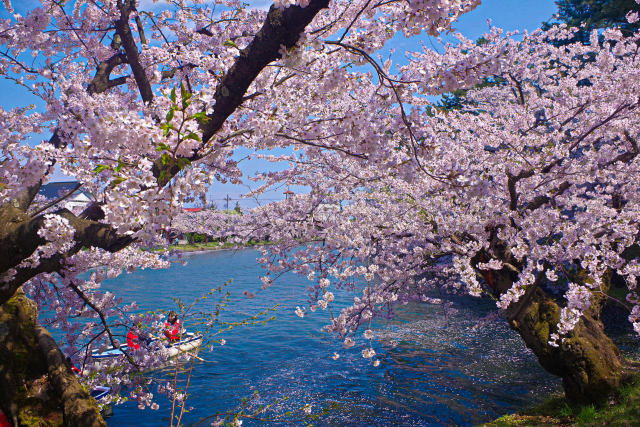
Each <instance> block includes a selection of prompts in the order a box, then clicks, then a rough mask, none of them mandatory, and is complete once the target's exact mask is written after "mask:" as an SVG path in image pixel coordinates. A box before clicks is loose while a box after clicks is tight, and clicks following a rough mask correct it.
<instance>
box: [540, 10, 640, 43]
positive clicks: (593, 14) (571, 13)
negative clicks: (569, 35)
mask: <svg viewBox="0 0 640 427" xmlns="http://www.w3.org/2000/svg"><path fill="white" fill-rule="evenodd" d="M556 4H557V5H558V13H557V15H556V16H555V20H551V21H549V22H544V23H543V26H542V28H543V29H548V28H549V27H550V26H551V25H553V24H557V23H565V24H567V25H569V26H570V27H581V26H582V25H583V24H584V26H583V27H582V28H580V31H579V32H578V34H577V37H576V39H574V40H573V41H581V42H583V43H588V41H589V34H590V33H591V31H593V30H594V29H599V28H610V27H619V28H620V29H621V30H622V32H623V34H625V35H629V34H631V33H632V32H635V31H637V30H638V29H639V28H640V22H636V23H633V24H630V23H628V22H627V19H626V18H625V16H626V14H627V12H629V11H630V10H636V11H640V5H638V4H637V3H636V2H635V0H557V1H556Z"/></svg>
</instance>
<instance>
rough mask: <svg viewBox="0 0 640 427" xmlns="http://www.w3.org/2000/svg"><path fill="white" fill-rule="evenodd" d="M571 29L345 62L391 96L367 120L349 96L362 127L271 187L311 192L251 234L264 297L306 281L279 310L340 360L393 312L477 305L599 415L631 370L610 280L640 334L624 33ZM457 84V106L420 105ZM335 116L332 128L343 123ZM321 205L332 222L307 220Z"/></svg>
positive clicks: (306, 158) (262, 218)
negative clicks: (392, 61)
mask: <svg viewBox="0 0 640 427" xmlns="http://www.w3.org/2000/svg"><path fill="white" fill-rule="evenodd" d="M627 19H628V20H629V22H631V23H634V22H637V21H638V14H637V12H630V13H628V14H627ZM577 31H579V30H578V29H575V28H573V29H570V28H567V26H566V25H561V26H556V27H552V28H550V29H549V30H548V31H546V32H542V31H535V32H533V33H524V34H523V35H522V39H521V40H520V39H518V38H517V37H515V35H514V34H504V33H503V32H502V31H500V30H498V29H493V30H492V31H491V32H490V33H488V34H485V35H484V37H483V42H482V43H476V42H474V41H472V40H467V39H465V38H464V37H462V36H459V40H458V41H459V43H458V44H456V45H451V46H448V47H447V49H446V50H445V52H444V53H441V54H440V53H437V52H435V51H433V50H430V49H425V50H424V51H423V52H418V53H414V54H413V55H412V58H411V61H410V63H409V64H408V65H406V66H402V67H400V69H399V73H398V74H397V75H393V76H392V75H390V74H389V64H383V65H382V66H379V67H377V68H375V65H374V63H373V61H372V60H371V58H370V57H368V56H366V52H361V51H358V50H355V49H354V50H352V53H353V55H354V56H353V59H352V60H353V61H354V63H357V61H361V60H362V58H365V60H366V61H372V62H371V64H372V65H373V66H374V68H375V70H376V72H377V76H378V79H379V82H378V84H377V86H376V87H375V92H374V98H375V97H380V98H382V99H384V100H389V99H391V100H392V101H390V103H389V105H388V110H385V116H384V117H382V116H378V115H376V114H377V113H378V112H379V111H380V110H379V107H380V104H379V103H377V104H376V103H374V102H372V101H371V99H370V98H367V97H366V96H365V94H363V93H362V91H363V89H362V87H361V86H357V87H354V88H353V89H352V90H353V92H354V93H358V96H355V97H356V98H357V99H364V100H367V101H369V103H363V105H362V106H361V111H362V112H363V114H364V115H368V116H369V117H371V119H370V120H369V121H367V126H366V127H365V128H356V127H355V126H354V131H353V132H351V133H349V134H348V135H340V136H339V137H338V139H337V140H335V141H334V142H333V143H332V144H327V145H330V146H331V147H332V148H333V150H332V151H329V150H322V149H318V150H311V149H309V150H305V151H304V152H301V153H299V154H298V155H297V156H295V157H294V158H292V159H291V163H292V165H293V167H292V170H291V172H290V173H289V174H288V175H284V174H283V175H281V176H272V182H273V183H274V184H275V183H278V182H286V183H287V184H297V185H305V186H308V187H309V188H310V189H311V191H310V192H309V193H308V194H305V195H302V194H300V195H297V196H295V197H291V198H289V199H288V200H286V201H283V202H281V203H280V204H278V206H269V207H268V208H265V209H263V212H262V213H261V214H258V215H256V218H255V219H254V221H253V224H252V227H254V229H255V230H260V229H261V230H264V232H265V233H269V234H270V236H271V240H272V241H274V242H277V245H276V246H275V247H271V248H264V249H263V252H264V253H263V258H262V259H261V261H262V262H263V263H264V264H265V265H266V266H267V267H268V269H269V270H270V273H269V274H268V275H267V276H265V278H264V279H263V281H264V283H265V287H268V286H269V285H270V284H271V283H272V281H273V280H274V279H275V278H276V277H277V276H278V275H280V274H282V273H283V272H287V271H295V272H297V273H299V274H305V275H308V278H309V280H312V281H315V282H316V283H315V285H314V286H313V287H312V288H311V291H310V299H311V303H310V305H309V307H307V308H300V307H299V308H298V309H297V311H296V313H297V314H298V315H299V316H301V317H302V316H304V315H305V313H306V312H308V311H309V310H310V311H316V310H319V309H321V310H328V311H329V312H330V315H331V318H332V322H331V325H330V326H329V330H332V331H334V332H335V333H337V334H339V335H340V336H342V337H343V339H344V343H345V347H347V348H349V347H352V346H353V345H355V344H356V343H357V342H358V341H361V343H362V345H363V346H364V347H365V348H364V350H363V357H365V358H374V356H375V350H374V349H373V348H372V347H371V346H370V345H371V340H370V335H371V333H370V330H369V325H370V324H371V321H372V319H373V318H375V317H378V316H385V315H388V314H390V313H391V314H392V312H393V309H394V306H396V305H397V304H403V303H407V302H409V301H413V300H418V301H425V302H437V300H436V298H434V295H436V296H437V295H439V294H440V293H441V292H442V291H443V290H444V291H454V292H456V291H463V292H467V293H470V294H471V295H476V296H480V295H483V294H486V295H489V296H491V297H493V298H495V299H496V300H497V306H498V308H499V309H500V310H501V312H502V313H503V314H504V316H505V317H506V318H507V320H508V322H509V324H510V325H511V327H512V328H513V329H514V330H516V331H517V332H518V333H519V334H520V335H521V337H522V338H523V340H524V341H525V343H526V344H527V346H528V347H529V348H530V349H531V350H532V351H533V352H534V353H535V355H536V356H537V357H538V360H539V361H540V363H541V365H542V366H543V367H544V368H545V369H547V370H548V371H549V372H551V373H553V374H555V375H557V376H559V377H561V378H562V381H563V386H564V389H565V391H566V394H567V397H568V398H569V399H570V400H572V401H574V402H580V403H584V402H596V403H601V402H608V401H609V400H610V399H611V398H612V396H614V395H615V392H616V390H617V389H618V388H619V387H620V385H621V384H623V383H624V382H625V381H626V380H628V379H629V378H630V376H631V375H632V374H633V373H635V372H636V371H637V364H636V363H634V362H631V361H628V360H626V359H625V358H624V357H622V356H621V355H620V352H619V350H618V349H617V348H616V346H615V345H614V344H613V342H612V341H611V340H610V339H609V337H607V335H606V334H605V332H604V329H603V325H602V323H601V322H600V312H601V310H602V307H603V305H604V303H605V302H606V301H607V300H611V299H613V300H615V298H613V297H610V296H609V295H608V294H609V290H610V288H611V286H612V282H613V281H617V282H621V283H622V284H623V285H624V286H625V287H626V294H627V295H626V299H624V300H615V302H616V303H617V304H619V305H621V306H622V307H624V308H625V309H627V310H628V312H629V321H630V322H631V323H632V324H633V328H634V329H635V331H636V332H640V307H639V306H638V295H637V291H636V287H637V277H638V271H639V270H638V267H639V264H638V257H639V256H640V247H639V246H638V237H639V234H638V232H639V227H638V215H637V209H638V197H639V194H638V192H637V186H636V185H635V183H636V182H637V180H638V172H640V169H639V166H640V164H639V163H638V153H639V148H638V141H637V139H638V135H639V132H640V128H639V127H638V125H639V124H640V123H639V122H638V114H637V109H638V102H639V100H640V97H639V95H640V91H639V88H638V86H637V85H636V84H635V83H636V82H637V81H638V80H637V75H636V74H637V70H638V62H637V61H638V55H637V49H638V34H637V33H636V34H635V35H633V36H631V37H627V38H625V37H624V35H623V33H622V32H621V31H620V30H619V29H607V30H605V31H604V32H602V33H598V32H597V31H593V32H592V33H591V38H590V42H589V44H587V45H585V44H582V43H575V42H574V43H571V42H566V41H571V40H575V39H576V37H575V34H576V32H577ZM559 41H565V42H562V43H559ZM459 88H464V89H465V90H466V95H465V97H464V98H465V99H464V101H463V103H462V108H459V109H453V110H451V109H441V108H437V106H434V105H433V104H432V103H431V102H430V101H429V100H428V98H427V96H428V95H437V94H440V93H442V92H450V91H454V90H456V89H459ZM383 102H384V101H383ZM403 103H406V104H408V105H411V110H410V111H407V109H405V108H404V107H403ZM352 114H353V113H352V110H349V111H348V112H347V113H346V114H345V115H344V116H343V118H342V120H345V121H346V120H350V119H351V120H353V121H354V122H356V121H357V119H355V117H357V115H355V114H354V115H353V116H352ZM354 116H355V117H354ZM352 117H353V118H352ZM356 129H357V130H356ZM301 132H302V131H301ZM304 132H307V133H308V132H309V131H307V130H306V129H304ZM327 133H329V132H327ZM331 133H333V134H336V133H337V132H335V130H334V131H333V132H331ZM300 138H302V137H300ZM351 138H353V139H355V141H353V142H352V140H351ZM341 149H342V150H341ZM264 178H265V179H268V178H269V176H264ZM327 205H330V206H331V205H333V206H341V209H340V210H337V211H335V214H334V215H329V216H327V215H319V213H320V212H321V210H322V207H326V206H327ZM300 238H302V242H306V243H308V245H306V246H305V247H304V248H303V249H300V240H296V239H300ZM362 283H365V285H362ZM344 288H346V289H351V290H355V291H358V292H361V295H359V296H357V297H356V298H355V299H354V302H353V304H352V305H351V306H350V307H348V308H345V309H342V310H340V312H335V313H334V312H333V311H331V307H332V305H333V301H334V299H335V295H334V292H333V290H334V289H344ZM363 326H364V327H366V330H365V333H364V339H360V340H359V339H358V331H360V330H361V328H362V327H363ZM373 363H374V364H377V363H378V362H377V361H376V360H374V361H373Z"/></svg>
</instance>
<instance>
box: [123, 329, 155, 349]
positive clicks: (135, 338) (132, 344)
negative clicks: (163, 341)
mask: <svg viewBox="0 0 640 427" xmlns="http://www.w3.org/2000/svg"><path fill="white" fill-rule="evenodd" d="M151 341H153V338H152V337H151V336H149V335H148V334H147V333H146V332H144V331H143V332H141V333H140V335H136V334H134V333H133V331H128V332H127V345H128V346H129V348H131V349H134V350H137V349H139V348H140V343H141V342H142V343H144V344H145V345H149V344H150V343H151Z"/></svg>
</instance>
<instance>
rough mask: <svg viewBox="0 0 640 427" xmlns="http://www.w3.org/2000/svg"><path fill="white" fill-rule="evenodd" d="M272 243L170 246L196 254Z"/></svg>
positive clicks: (252, 242) (217, 243)
mask: <svg viewBox="0 0 640 427" xmlns="http://www.w3.org/2000/svg"><path fill="white" fill-rule="evenodd" d="M270 243H271V242H268V241H250V242H245V243H231V242H224V243H220V242H209V243H193V244H191V243H187V244H184V245H169V249H173V250H177V251H182V252H196V251H215V250H220V249H233V248H249V247H253V246H264V245H268V244H270Z"/></svg>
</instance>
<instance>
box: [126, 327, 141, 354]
mask: <svg viewBox="0 0 640 427" xmlns="http://www.w3.org/2000/svg"><path fill="white" fill-rule="evenodd" d="M127 345H128V346H129V348H132V349H134V350H137V349H139V348H140V344H139V343H138V336H137V335H136V334H134V333H133V332H131V331H129V332H127Z"/></svg>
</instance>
